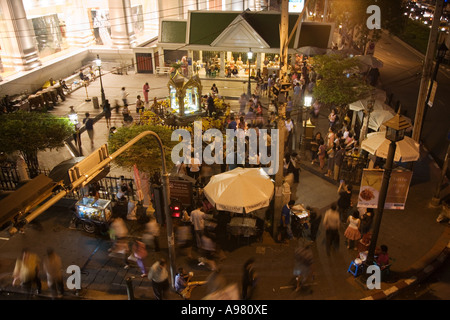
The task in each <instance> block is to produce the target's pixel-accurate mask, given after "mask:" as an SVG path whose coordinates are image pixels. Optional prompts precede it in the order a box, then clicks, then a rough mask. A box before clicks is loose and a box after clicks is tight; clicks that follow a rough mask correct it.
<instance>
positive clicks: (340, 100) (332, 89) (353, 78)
mask: <svg viewBox="0 0 450 320" xmlns="http://www.w3.org/2000/svg"><path fill="white" fill-rule="evenodd" d="M313 67H314V70H315V71H316V72H317V73H318V75H319V79H318V80H317V82H316V87H315V88H314V91H313V96H314V98H315V99H317V100H318V101H319V102H320V103H323V104H325V105H329V106H336V107H338V106H343V105H346V104H349V103H351V102H354V101H356V100H358V99H359V97H361V96H363V95H365V94H367V93H368V92H369V86H368V85H367V84H366V83H365V80H364V79H363V78H361V77H360V75H359V68H358V61H357V60H356V59H355V58H345V57H342V56H341V55H321V56H315V57H314V60H313Z"/></svg>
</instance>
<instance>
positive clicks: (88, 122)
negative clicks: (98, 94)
mask: <svg viewBox="0 0 450 320" xmlns="http://www.w3.org/2000/svg"><path fill="white" fill-rule="evenodd" d="M84 115H85V116H86V117H85V118H84V119H83V124H84V126H85V128H86V131H87V133H88V136H89V139H90V140H91V148H93V147H94V120H93V119H91V118H90V114H89V112H86V113H85V114H84Z"/></svg>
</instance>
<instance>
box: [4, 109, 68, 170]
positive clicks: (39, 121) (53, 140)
mask: <svg viewBox="0 0 450 320" xmlns="http://www.w3.org/2000/svg"><path fill="white" fill-rule="evenodd" d="M73 133H74V128H73V125H72V124H71V123H70V121H69V119H68V118H64V117H57V116H54V115H52V114H49V113H38V112H27V111H17V112H14V113H6V114H4V115H2V116H0V152H4V153H7V154H9V153H12V152H15V151H19V152H20V154H21V155H22V156H23V158H24V159H25V162H26V163H27V166H28V169H29V170H30V177H32V178H33V177H35V176H37V174H38V168H39V163H38V157H37V154H38V151H43V150H46V149H50V150H51V149H58V148H60V147H63V146H64V140H66V139H67V138H68V137H70V136H71V135H72V134H73Z"/></svg>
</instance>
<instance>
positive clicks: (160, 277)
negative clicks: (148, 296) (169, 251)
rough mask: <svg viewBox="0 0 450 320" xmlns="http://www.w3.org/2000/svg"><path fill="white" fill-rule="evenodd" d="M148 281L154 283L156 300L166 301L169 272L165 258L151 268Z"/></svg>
mask: <svg viewBox="0 0 450 320" xmlns="http://www.w3.org/2000/svg"><path fill="white" fill-rule="evenodd" d="M148 279H149V280H150V281H151V282H152V287H153V293H154V294H155V298H156V300H163V299H165V298H166V292H167V290H168V289H169V272H168V271H167V265H166V260H165V259H164V258H161V259H159V260H158V261H156V262H155V263H154V264H153V265H152V266H151V268H150V270H149V272H148Z"/></svg>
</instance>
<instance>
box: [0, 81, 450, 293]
mask: <svg viewBox="0 0 450 320" xmlns="http://www.w3.org/2000/svg"><path fill="white" fill-rule="evenodd" d="M168 79H169V78H168V77H167V76H154V75H145V74H131V73H130V74H128V75H114V74H107V75H105V76H104V77H103V85H104V88H105V94H106V97H107V99H109V100H110V101H113V100H114V99H115V98H117V97H118V95H119V90H120V88H121V87H123V86H125V87H126V89H127V91H128V92H129V93H130V99H129V100H130V101H131V102H134V98H135V96H136V95H138V94H141V93H142V90H141V88H142V85H143V84H144V83H145V82H148V83H149V85H150V88H151V89H150V100H152V97H157V98H163V97H166V96H167V94H168V89H167V81H168ZM213 82H214V83H216V85H217V86H218V88H219V91H220V93H221V94H223V95H224V96H226V97H238V96H239V95H240V94H241V93H242V92H245V91H246V88H247V86H246V84H244V83H243V82H239V81H236V80H234V81H230V80H228V79H223V80H222V79H217V78H216V79H212V80H210V79H207V80H203V82H202V84H203V88H204V92H208V91H209V88H210V87H211V85H212V83H213ZM88 96H89V97H93V96H98V97H100V83H99V81H98V80H96V81H95V82H94V83H92V84H91V85H90V86H89V87H88ZM85 98H86V92H85V91H84V89H80V90H77V91H76V92H74V93H72V95H71V96H69V97H68V99H67V100H66V101H65V102H63V103H61V104H60V105H59V106H57V107H56V108H55V109H54V110H53V111H52V113H54V114H57V115H61V116H66V115H67V113H68V111H69V106H71V105H72V106H74V107H75V110H76V111H77V112H78V113H79V114H80V115H81V117H83V114H84V112H90V113H91V114H92V115H95V114H97V113H99V112H101V110H100V109H95V108H94V106H93V103H92V102H85V101H84V99H85ZM229 102H230V103H231V105H232V108H233V110H235V111H237V110H238V108H239V107H238V105H237V101H236V100H235V99H229ZM133 109H134V108H133V105H131V106H130V110H131V111H132V113H134V110H133ZM327 114H328V111H327V110H321V116H320V119H319V124H318V127H317V128H316V130H321V131H322V132H326V130H325V129H326V127H323V124H324V123H325V124H326V120H325V119H326V116H327ZM121 118H122V116H121V114H119V115H116V114H115V113H114V111H113V124H115V125H116V126H121ZM94 130H95V145H94V148H93V149H94V150H95V149H97V148H98V147H100V146H101V145H103V144H104V143H106V141H107V135H108V130H107V128H106V124H105V123H104V120H100V121H99V122H97V123H96V124H95V127H94ZM82 141H83V143H82V144H83V151H84V154H85V155H87V154H89V153H90V152H91V151H93V150H91V149H90V143H89V139H88V137H87V134H86V133H84V134H83V135H82ZM69 158H71V154H70V152H69V151H68V150H67V149H65V148H62V149H60V150H54V151H47V152H41V153H40V154H39V161H40V163H41V165H42V166H43V167H46V168H48V169H51V168H53V166H55V165H57V164H58V163H60V162H62V161H64V160H66V159H69ZM302 168H303V170H302V172H301V173H300V183H299V184H298V186H296V190H295V194H296V196H297V199H296V200H297V202H298V203H304V204H306V205H310V206H312V207H316V208H318V211H319V213H320V214H321V215H322V216H323V214H324V212H325V210H326V209H327V208H328V207H329V206H330V204H331V203H333V202H334V201H336V200H337V197H338V196H337V184H336V183H335V182H334V181H332V180H329V179H327V178H326V177H324V176H323V173H321V172H318V170H317V167H315V166H311V164H310V160H309V159H308V158H306V159H303V162H302ZM414 168H415V172H414V176H413V181H412V184H411V188H410V192H409V195H408V200H407V203H406V209H405V210H403V211H392V210H385V213H384V215H383V221H382V225H381V230H380V235H379V240H378V241H379V244H381V243H385V244H387V245H388V246H389V252H390V256H391V257H394V258H395V262H394V264H393V266H392V269H391V270H392V277H391V278H390V280H389V281H388V282H383V283H382V288H381V289H380V290H376V289H375V290H369V289H367V288H366V287H365V286H364V284H362V283H360V281H358V279H357V278H354V277H353V276H351V275H350V274H349V273H347V268H348V265H349V264H350V262H351V261H352V260H353V259H354V258H355V257H356V252H355V251H351V250H348V249H346V247H345V244H344V241H343V240H344V238H343V231H344V229H342V230H341V244H340V247H339V250H338V251H337V252H335V253H334V254H332V255H331V256H327V254H326V252H325V243H324V239H325V235H324V232H323V230H322V228H320V229H319V234H318V238H317V240H316V242H315V243H314V245H313V252H314V260H315V264H314V272H315V278H314V280H313V282H312V284H311V285H310V286H309V287H308V288H306V289H305V290H301V291H300V292H295V291H294V290H293V285H294V277H293V274H292V269H293V252H294V249H295V248H296V247H297V246H298V245H299V243H298V241H299V240H291V241H290V242H289V243H288V244H279V243H275V242H274V241H273V239H272V237H271V236H270V234H269V233H264V235H263V238H262V239H261V241H253V240H251V241H250V240H247V242H246V241H245V240H241V241H240V242H239V243H235V244H234V245H233V247H232V248H230V250H227V251H226V255H227V257H226V259H224V260H223V261H222V262H220V268H221V273H222V274H223V276H224V277H225V278H226V281H227V283H228V284H236V285H237V286H238V287H240V279H241V274H242V273H241V272H242V271H241V270H242V266H243V264H244V262H245V261H246V259H247V258H248V257H250V256H252V257H255V259H256V262H255V267H256V269H257V271H258V275H259V277H260V281H259V282H258V287H257V290H256V292H255V294H254V296H253V298H254V299H260V300H298V299H307V300H340V299H345V300H357V299H382V298H386V297H388V296H391V295H392V294H395V292H397V291H398V290H399V289H400V288H401V287H404V286H405V285H407V284H411V283H414V282H416V281H417V279H420V277H422V276H426V275H427V274H429V272H430V270H433V268H435V267H437V266H438V265H439V264H441V263H443V262H444V260H445V258H446V254H447V251H448V243H449V239H450V233H449V227H448V225H447V224H446V223H441V224H439V223H437V222H436V218H437V216H438V214H439V212H440V208H432V207H430V206H429V205H428V203H429V202H430V200H431V197H432V195H433V191H434V190H435V187H436V183H437V177H438V176H439V169H438V168H437V167H436V166H435V165H434V163H433V162H432V160H431V159H430V157H429V156H428V154H427V153H426V151H424V150H422V154H421V158H420V159H419V161H417V162H416V163H415V165H414ZM111 174H113V175H115V174H126V175H128V174H130V171H128V170H126V169H123V168H118V167H113V168H112V170H111ZM354 196H355V199H356V194H355V195H354ZM52 219H57V220H56V221H57V222H58V224H56V225H51V224H48V225H46V223H50V221H52V223H54V221H53V220H52ZM69 220H70V217H68V215H67V209H65V208H64V204H61V205H59V206H55V208H51V209H49V210H48V211H47V212H46V213H44V214H43V215H42V216H41V217H39V222H40V224H41V225H42V226H44V229H45V227H47V229H46V230H52V231H53V232H57V231H58V232H59V233H58V238H54V237H55V235H54V233H52V232H50V233H45V235H44V234H43V233H42V232H39V230H35V228H33V227H30V228H29V230H27V233H26V234H25V235H20V234H17V235H15V236H14V237H12V238H11V239H10V240H8V241H2V242H0V246H1V247H2V250H0V260H1V261H2V262H4V263H2V264H1V265H0V275H1V277H0V283H1V285H2V288H3V289H4V290H17V289H16V288H13V287H11V285H10V282H9V280H10V273H11V271H12V269H13V267H14V261H15V258H16V256H17V253H18V252H20V250H21V247H22V246H30V247H33V246H37V248H39V249H38V250H41V251H42V250H44V249H45V246H44V244H47V245H52V244H53V245H54V243H58V244H61V245H64V248H65V249H64V251H61V252H60V254H61V256H62V258H63V261H65V262H67V263H68V264H82V265H83V277H82V288H83V289H82V291H81V292H80V296H79V297H80V298H84V299H93V300H122V299H127V290H126V279H127V278H128V277H129V276H130V275H135V276H137V278H136V279H134V280H132V283H133V288H134V295H135V297H136V298H138V299H154V295H153V292H152V290H151V284H150V282H149V281H148V280H147V279H141V278H139V277H138V276H139V270H138V269H137V268H136V267H133V268H131V269H130V270H123V269H122V267H121V260H120V259H117V258H114V257H110V256H109V255H108V252H107V249H108V248H109V245H110V243H109V242H108V241H106V240H104V239H100V238H97V237H93V236H90V235H86V234H84V233H83V232H82V231H73V230H68V229H66V228H65V227H66V226H68V222H69ZM127 223H128V224H129V226H130V228H131V232H132V234H133V235H136V236H139V235H141V234H142V231H143V229H142V228H143V226H142V225H139V224H137V223H136V222H132V221H131V222H130V221H128V222H127ZM55 230H56V231H55ZM161 230H162V234H161V243H162V250H161V252H159V253H151V254H150V255H149V256H148V257H147V258H146V264H147V266H148V267H149V266H150V265H151V264H152V263H153V262H154V261H155V260H156V259H157V258H158V257H161V256H162V257H166V258H167V244H166V242H165V239H167V238H166V234H165V229H164V227H163V228H162V229H161ZM55 234H56V233H55ZM39 237H41V238H39ZM44 239H45V240H44ZM300 241H301V240H300ZM36 242H39V243H36ZM54 246H55V249H58V248H57V247H56V245H54ZM194 257H197V252H194ZM447 261H448V260H447ZM176 262H177V265H182V266H184V267H185V269H187V270H191V271H194V273H195V279H194V280H205V279H206V278H207V277H208V276H209V275H210V271H209V270H208V269H206V268H205V267H204V266H199V265H198V261H197V260H188V259H187V257H186V256H183V255H182V254H179V255H178V254H177V260H176ZM44 288H45V287H44ZM207 290H208V287H207V286H202V287H198V288H196V289H195V290H194V291H193V294H192V299H193V300H197V299H202V298H203V297H205V295H206V294H207ZM48 295H49V292H48V291H46V290H44V292H43V296H48ZM67 296H68V297H70V298H77V296H75V295H74V294H73V292H70V293H68V294H67ZM170 296H171V298H173V299H180V297H179V296H178V295H175V294H172V293H171V295H170Z"/></svg>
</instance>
